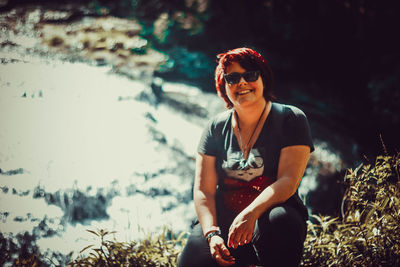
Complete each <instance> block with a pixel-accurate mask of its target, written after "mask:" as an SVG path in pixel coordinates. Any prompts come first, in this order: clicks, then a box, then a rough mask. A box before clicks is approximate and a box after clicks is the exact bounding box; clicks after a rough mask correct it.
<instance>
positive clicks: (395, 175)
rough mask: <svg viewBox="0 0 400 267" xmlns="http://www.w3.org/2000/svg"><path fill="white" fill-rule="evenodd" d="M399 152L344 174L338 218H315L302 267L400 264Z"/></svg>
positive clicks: (309, 227) (309, 233)
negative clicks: (343, 188)
mask: <svg viewBox="0 0 400 267" xmlns="http://www.w3.org/2000/svg"><path fill="white" fill-rule="evenodd" d="M399 168H400V153H398V154H397V155H396V156H393V157H392V156H379V157H377V159H376V162H375V166H373V167H372V166H371V165H360V166H359V167H358V168H356V169H355V170H354V171H353V170H351V169H350V170H348V173H347V174H346V176H345V183H346V185H347V191H346V193H345V196H344V198H343V203H342V218H331V217H329V216H326V217H324V216H316V215H313V217H314V218H315V219H316V220H317V221H318V222H317V223H316V224H312V223H310V222H309V224H308V235H307V238H306V241H305V249H304V254H303V260H302V265H303V266H400V175H399Z"/></svg>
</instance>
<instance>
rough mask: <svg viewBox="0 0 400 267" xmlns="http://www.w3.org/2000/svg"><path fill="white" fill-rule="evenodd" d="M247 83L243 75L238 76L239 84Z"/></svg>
mask: <svg viewBox="0 0 400 267" xmlns="http://www.w3.org/2000/svg"><path fill="white" fill-rule="evenodd" d="M242 83H247V81H246V80H245V79H244V77H243V76H241V77H240V80H239V84H242Z"/></svg>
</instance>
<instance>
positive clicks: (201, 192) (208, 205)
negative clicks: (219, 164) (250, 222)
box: [193, 153, 218, 234]
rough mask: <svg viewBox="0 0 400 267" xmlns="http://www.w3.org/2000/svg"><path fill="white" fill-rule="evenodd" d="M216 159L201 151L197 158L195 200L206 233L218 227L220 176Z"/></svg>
mask: <svg viewBox="0 0 400 267" xmlns="http://www.w3.org/2000/svg"><path fill="white" fill-rule="evenodd" d="M215 160H216V158H215V157H213V156H208V155H204V154H200V153H199V154H198V155H197V158H196V174H195V179H194V187H193V200H194V205H195V208H196V213H197V217H198V219H199V221H200V225H201V228H202V229H203V233H204V234H206V233H208V232H209V231H211V230H213V229H217V227H218V222H217V211H216V206H215V193H216V190H217V183H218V176H217V172H216V170H215Z"/></svg>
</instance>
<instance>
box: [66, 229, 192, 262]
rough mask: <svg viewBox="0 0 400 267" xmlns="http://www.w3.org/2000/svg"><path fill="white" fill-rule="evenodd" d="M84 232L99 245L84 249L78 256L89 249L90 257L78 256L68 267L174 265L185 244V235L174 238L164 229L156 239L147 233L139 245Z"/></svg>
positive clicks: (102, 231) (103, 232)
mask: <svg viewBox="0 0 400 267" xmlns="http://www.w3.org/2000/svg"><path fill="white" fill-rule="evenodd" d="M87 231H88V232H90V233H92V234H94V235H96V236H98V237H99V239H100V246H98V247H95V246H94V245H90V246H87V247H85V248H84V249H82V250H81V253H82V252H84V251H88V250H89V249H90V252H89V254H88V255H87V256H80V257H78V258H77V259H76V260H74V261H73V262H71V263H70V264H69V266H150V267H159V266H176V263H177V259H178V254H179V252H180V249H181V247H183V246H184V244H185V240H184V239H183V236H184V234H185V233H181V234H180V235H179V236H178V237H177V238H174V236H173V235H172V234H171V232H170V231H167V230H166V229H164V231H163V232H162V234H160V235H159V236H153V235H151V234H150V235H148V236H147V238H145V239H144V240H142V241H141V242H135V241H133V242H119V241H117V240H115V239H114V240H107V239H106V236H108V235H111V234H113V233H115V232H108V231H104V230H99V231H97V232H95V231H91V230H87ZM167 236H168V237H169V238H167Z"/></svg>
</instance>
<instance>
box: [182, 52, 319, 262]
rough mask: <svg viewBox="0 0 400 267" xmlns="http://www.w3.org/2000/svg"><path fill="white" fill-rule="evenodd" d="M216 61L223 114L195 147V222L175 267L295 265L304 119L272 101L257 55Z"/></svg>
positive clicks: (308, 146)
mask: <svg viewBox="0 0 400 267" xmlns="http://www.w3.org/2000/svg"><path fill="white" fill-rule="evenodd" d="M218 58H219V63H218V66H217V68H216V71H215V84H216V88H217V92H218V94H219V96H220V97H222V99H223V100H224V101H225V103H226V106H227V108H228V110H227V111H226V112H224V113H222V114H219V115H218V116H216V117H215V118H214V119H213V120H211V121H210V123H209V124H208V126H207V128H206V129H205V131H204V133H203V135H202V138H201V140H200V144H199V146H198V156H197V159H196V175H195V182H194V195H193V196H194V204H195V208H196V213H197V216H198V221H199V223H197V224H196V225H195V226H194V227H193V229H192V232H191V234H190V236H189V238H188V242H187V245H186V246H185V248H184V249H183V251H182V253H181V255H180V257H179V260H178V267H186V266H188V267H189V266H248V265H249V264H250V265H252V264H256V265H262V266H297V265H298V264H299V262H300V258H301V255H302V250H303V243H304V240H305V236H306V229H307V227H306V220H307V210H306V209H305V207H304V205H303V203H302V202H301V200H300V199H299V197H298V194H297V188H298V186H299V183H300V180H301V178H302V176H303V174H304V170H305V168H306V165H307V161H308V158H309V155H310V153H311V152H312V151H313V150H314V147H313V143H312V140H311V134H310V130H309V126H308V122H307V119H306V117H305V115H304V113H303V112H302V111H301V110H299V109H298V108H296V107H293V106H289V105H282V104H278V103H275V102H272V101H273V100H274V97H273V95H272V91H271V84H272V73H271V70H270V68H269V66H268V63H267V62H266V61H265V60H264V58H263V57H262V56H261V55H260V54H258V53H257V52H256V51H254V50H252V49H249V48H237V49H233V50H230V51H228V52H226V53H222V54H219V55H218Z"/></svg>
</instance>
